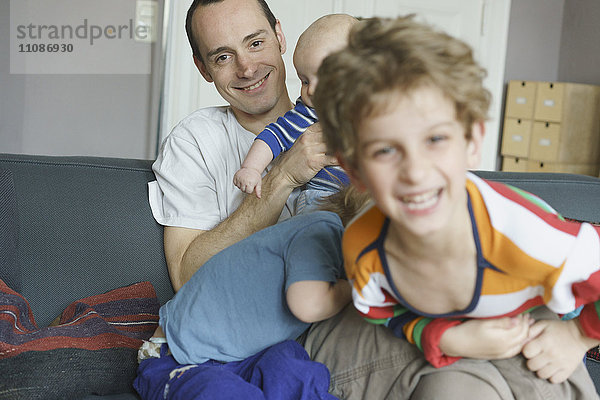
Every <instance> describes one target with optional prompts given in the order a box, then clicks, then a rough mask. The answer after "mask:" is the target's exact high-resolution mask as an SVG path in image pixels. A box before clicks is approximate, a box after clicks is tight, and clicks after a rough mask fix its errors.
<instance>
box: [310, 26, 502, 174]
mask: <svg viewBox="0 0 600 400" xmlns="http://www.w3.org/2000/svg"><path fill="white" fill-rule="evenodd" d="M318 77H319V80H320V84H321V86H320V87H321V89H317V90H316V92H315V95H314V96H313V101H314V103H315V107H316V109H317V113H318V116H319V121H320V122H321V125H322V127H323V132H324V136H325V141H326V143H327V146H328V148H329V151H330V152H332V153H334V154H337V155H338V157H340V158H341V159H342V160H343V161H345V162H346V164H348V165H351V164H354V163H355V162H356V158H355V157H356V149H357V143H358V129H359V127H360V125H361V124H362V123H363V122H364V121H366V120H368V119H372V118H374V117H378V116H381V115H384V114H386V113H387V112H389V111H391V109H392V107H394V106H395V105H396V104H398V100H399V98H401V97H407V96H411V95H412V94H413V93H415V92H417V91H419V90H420V89H423V88H434V89H435V90H437V91H438V92H440V93H441V94H442V95H443V96H444V98H445V99H447V101H449V102H450V103H451V104H452V106H453V107H454V110H455V112H456V120H457V121H458V122H459V123H460V124H461V125H462V126H463V127H464V131H465V136H466V138H467V139H470V138H471V127H472V126H473V125H474V124H475V123H478V122H481V121H484V120H485V119H486V114H487V111H488V107H489V103H490V95H489V92H488V91H487V90H486V89H485V88H484V87H483V78H484V77H485V71H484V70H483V69H482V68H481V67H480V66H479V65H478V64H477V63H476V62H475V61H474V59H473V54H472V50H471V48H470V47H469V46H468V45H467V44H465V43H464V42H462V41H460V40H458V39H456V38H453V37H451V36H449V35H447V34H445V33H442V32H439V31H436V30H434V29H432V28H431V27H429V26H427V25H424V24H421V23H418V22H415V21H414V20H413V18H412V16H409V17H401V18H397V19H381V18H373V19H370V20H365V21H362V22H361V23H360V25H359V26H356V27H355V28H354V29H352V31H351V33H350V36H349V43H348V46H347V47H346V48H345V49H344V50H342V51H340V52H337V53H336V54H334V55H332V56H331V57H327V59H325V60H324V62H323V63H322V66H321V68H320V69H319V72H318Z"/></svg>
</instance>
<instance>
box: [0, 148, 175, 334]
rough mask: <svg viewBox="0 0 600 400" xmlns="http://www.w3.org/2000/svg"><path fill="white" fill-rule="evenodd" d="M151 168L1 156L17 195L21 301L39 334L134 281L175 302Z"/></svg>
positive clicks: (143, 162)
mask: <svg viewBox="0 0 600 400" xmlns="http://www.w3.org/2000/svg"><path fill="white" fill-rule="evenodd" d="M151 164H152V162H151V161H147V160H127V159H110V158H94V157H44V156H27V155H12V154H0V169H5V170H9V171H10V172H11V174H12V179H13V182H14V189H15V194H16V204H17V214H18V218H17V221H18V222H17V225H18V252H17V254H18V255H17V264H18V266H17V268H19V271H18V274H17V276H18V277H19V281H20V282H19V283H20V287H21V294H23V295H24V296H25V298H26V299H27V300H28V301H29V303H30V305H31V308H32V310H33V313H34V316H35V319H36V322H37V323H38V326H39V327H43V326H46V325H47V324H48V323H49V322H51V321H52V320H53V319H54V318H55V317H57V316H58V315H59V314H60V312H62V310H63V309H64V308H65V307H66V306H67V305H68V304H70V303H71V302H72V301H74V300H78V299H80V298H83V297H87V296H90V295H94V294H100V293H104V292H106V291H108V290H111V289H115V288H117V287H120V286H125V285H130V284H132V283H135V282H140V281H146V280H147V281H150V282H151V283H152V284H153V285H154V288H155V290H156V292H157V295H158V298H159V300H160V301H161V303H164V302H165V301H167V300H168V299H169V298H171V297H172V295H173V290H172V288H171V284H170V281H169V277H168V272H167V267H166V263H165V258H164V252H163V228H162V227H161V226H160V225H158V224H157V223H156V222H155V220H154V218H153V217H152V213H151V210H150V207H149V205H148V190H147V183H148V181H151V180H154V175H153V173H152V169H151ZM13 276H14V274H13ZM0 278H1V277H0ZM13 279H14V278H13Z"/></svg>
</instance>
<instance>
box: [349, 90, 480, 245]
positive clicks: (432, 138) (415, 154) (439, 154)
mask: <svg viewBox="0 0 600 400" xmlns="http://www.w3.org/2000/svg"><path fill="white" fill-rule="evenodd" d="M387 100H388V102H386V108H387V110H384V111H383V112H381V113H376V114H375V115H374V116H371V117H367V118H365V119H364V120H363V121H362V123H361V124H360V126H359V127H358V129H357V132H358V146H357V152H356V162H355V164H354V167H353V168H351V171H350V174H351V176H352V177H353V180H354V183H355V184H357V185H358V187H359V188H363V189H366V190H368V191H369V192H370V193H371V195H372V197H373V199H374V200H375V202H376V203H377V205H378V207H379V208H380V209H381V211H382V212H383V213H384V214H386V215H387V216H388V217H389V218H390V219H391V221H392V223H393V224H394V225H395V226H396V227H397V228H399V229H400V230H401V231H404V232H406V233H412V234H414V235H417V236H425V235H429V234H433V233H435V232H439V231H440V230H443V229H444V228H445V227H450V228H452V226H453V225H454V223H455V222H456V223H458V221H459V219H460V218H462V217H463V216H464V214H463V212H464V210H466V189H465V181H466V176H465V173H466V171H467V169H471V168H475V167H476V166H477V164H478V163H479V157H480V150H481V142H482V139H483V127H482V124H480V123H477V124H474V125H473V127H472V132H471V133H472V134H471V138H470V139H467V138H466V136H465V128H464V126H463V124H461V123H460V122H459V121H458V120H457V118H456V110H455V106H454V104H453V103H452V102H451V101H450V100H449V99H448V98H447V97H445V96H444V95H443V93H442V92H441V91H440V90H439V89H437V88H434V87H431V86H422V87H419V88H417V89H414V90H413V91H412V92H410V93H407V94H406V95H401V94H393V95H390V96H389V98H388V99H387ZM461 210H462V211H461Z"/></svg>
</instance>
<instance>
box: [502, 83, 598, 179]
mask: <svg viewBox="0 0 600 400" xmlns="http://www.w3.org/2000/svg"><path fill="white" fill-rule="evenodd" d="M501 152H502V156H503V157H502V170H503V171H519V172H567V173H574V174H584V175H593V176H598V173H599V172H600V86H594V85H584V84H578V83H560V82H534V81H511V82H510V83H509V85H508V92H507V95H506V108H505V112H504V128H503V133H502V150H501Z"/></svg>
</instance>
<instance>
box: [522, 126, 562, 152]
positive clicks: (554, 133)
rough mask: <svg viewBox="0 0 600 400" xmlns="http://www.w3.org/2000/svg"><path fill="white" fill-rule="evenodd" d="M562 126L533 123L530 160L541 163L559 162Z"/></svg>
mask: <svg viewBox="0 0 600 400" xmlns="http://www.w3.org/2000/svg"><path fill="white" fill-rule="evenodd" d="M560 135H561V125H560V124H557V123H554V122H538V121H535V122H534V123H533V129H532V130H531V143H530V145H529V155H528V158H529V159H532V160H540V161H559V160H558V154H559V147H560Z"/></svg>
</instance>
